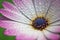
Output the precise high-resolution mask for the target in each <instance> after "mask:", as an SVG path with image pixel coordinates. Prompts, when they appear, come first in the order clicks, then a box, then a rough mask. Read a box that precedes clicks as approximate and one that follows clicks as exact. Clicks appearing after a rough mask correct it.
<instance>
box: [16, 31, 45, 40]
mask: <svg viewBox="0 0 60 40" xmlns="http://www.w3.org/2000/svg"><path fill="white" fill-rule="evenodd" d="M40 32H41V31H40ZM40 32H39V33H38V32H36V33H37V34H38V35H37V34H35V33H34V32H33V35H28V34H24V33H20V35H17V36H16V40H46V38H45V37H44V35H43V33H40Z"/></svg>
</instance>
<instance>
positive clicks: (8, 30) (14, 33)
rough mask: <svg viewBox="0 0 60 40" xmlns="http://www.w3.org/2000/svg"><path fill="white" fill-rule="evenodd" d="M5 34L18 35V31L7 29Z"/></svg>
mask: <svg viewBox="0 0 60 40" xmlns="http://www.w3.org/2000/svg"><path fill="white" fill-rule="evenodd" d="M4 34H5V35H9V36H16V35H17V31H16V30H14V29H7V30H5V31H4Z"/></svg>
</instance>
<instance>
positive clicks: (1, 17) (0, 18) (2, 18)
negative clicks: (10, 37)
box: [0, 16, 10, 20]
mask: <svg viewBox="0 0 60 40" xmlns="http://www.w3.org/2000/svg"><path fill="white" fill-rule="evenodd" d="M0 20H10V19H8V18H6V17H4V16H0Z"/></svg>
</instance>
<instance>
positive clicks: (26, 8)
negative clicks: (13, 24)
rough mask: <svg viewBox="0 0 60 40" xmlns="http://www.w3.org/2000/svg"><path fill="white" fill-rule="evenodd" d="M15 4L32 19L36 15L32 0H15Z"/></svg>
mask: <svg viewBox="0 0 60 40" xmlns="http://www.w3.org/2000/svg"><path fill="white" fill-rule="evenodd" d="M13 2H14V3H15V5H16V6H17V7H18V9H19V10H20V11H22V12H23V13H24V14H25V15H26V16H28V17H29V18H30V19H31V18H32V17H35V16H36V15H35V11H34V7H33V4H32V1H31V0H27V1H26V0H13Z"/></svg>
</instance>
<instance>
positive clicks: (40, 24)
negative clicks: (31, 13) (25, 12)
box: [32, 17, 49, 31]
mask: <svg viewBox="0 0 60 40" xmlns="http://www.w3.org/2000/svg"><path fill="white" fill-rule="evenodd" d="M48 25H49V24H48V20H46V19H45V18H44V17H42V18H36V19H35V20H33V22H32V26H33V28H34V29H37V30H41V31H42V30H43V29H45V28H46V27H47V26H48Z"/></svg>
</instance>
